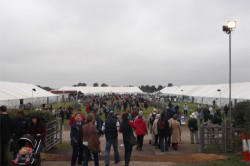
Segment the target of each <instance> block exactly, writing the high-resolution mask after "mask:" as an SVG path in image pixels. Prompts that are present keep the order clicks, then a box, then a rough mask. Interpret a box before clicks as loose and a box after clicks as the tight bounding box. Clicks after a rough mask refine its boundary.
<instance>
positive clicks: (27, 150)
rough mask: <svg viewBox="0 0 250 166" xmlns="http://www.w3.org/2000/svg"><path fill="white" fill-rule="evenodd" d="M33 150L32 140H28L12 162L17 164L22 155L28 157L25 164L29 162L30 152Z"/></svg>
mask: <svg viewBox="0 0 250 166" xmlns="http://www.w3.org/2000/svg"><path fill="white" fill-rule="evenodd" d="M32 151H33V149H32V146H31V144H30V142H28V141H27V142H25V145H24V146H23V147H22V148H21V149H20V150H19V153H18V154H17V157H16V159H15V160H12V162H13V163H14V164H17V163H18V161H19V158H20V157H21V156H25V157H26V159H25V164H28V163H29V161H30V158H29V157H30V154H31V153H32Z"/></svg>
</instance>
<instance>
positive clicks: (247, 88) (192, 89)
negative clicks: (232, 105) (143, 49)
mask: <svg viewBox="0 0 250 166" xmlns="http://www.w3.org/2000/svg"><path fill="white" fill-rule="evenodd" d="M218 89H220V90H221V94H220V91H218ZM231 89H232V94H231V98H232V99H245V100H249V99H250V82H242V83H232V85H231ZM160 92H161V93H163V94H170V95H185V96H196V97H212V98H219V97H220V95H221V98H229V85H228V84H214V85H183V86H179V87H178V86H174V87H165V88H164V89H162V90H161V91H160Z"/></svg>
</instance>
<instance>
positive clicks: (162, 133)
mask: <svg viewBox="0 0 250 166" xmlns="http://www.w3.org/2000/svg"><path fill="white" fill-rule="evenodd" d="M165 115H166V114H165V113H162V114H161V115H160V116H161V117H160V119H159V120H158V123H157V129H158V135H159V140H160V149H161V152H164V151H168V136H169V132H170V129H169V123H168V119H167V118H166V117H165Z"/></svg>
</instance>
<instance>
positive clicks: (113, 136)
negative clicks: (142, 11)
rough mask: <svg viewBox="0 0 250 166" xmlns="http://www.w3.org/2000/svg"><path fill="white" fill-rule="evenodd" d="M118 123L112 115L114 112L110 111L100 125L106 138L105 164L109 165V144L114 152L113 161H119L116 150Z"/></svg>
mask: <svg viewBox="0 0 250 166" xmlns="http://www.w3.org/2000/svg"><path fill="white" fill-rule="evenodd" d="M119 127H120V123H119V121H118V120H117V119H116V118H115V117H114V112H113V111H111V112H110V113H109V117H108V119H106V120H105V122H104V123H103V126H102V131H103V133H104V134H105V138H106V148H105V165H106V166H108V165H109V153H110V148H111V145H113V149H114V154H115V163H116V164H117V163H119V162H120V161H121V160H120V156H119V152H118V139H117V138H118V131H119Z"/></svg>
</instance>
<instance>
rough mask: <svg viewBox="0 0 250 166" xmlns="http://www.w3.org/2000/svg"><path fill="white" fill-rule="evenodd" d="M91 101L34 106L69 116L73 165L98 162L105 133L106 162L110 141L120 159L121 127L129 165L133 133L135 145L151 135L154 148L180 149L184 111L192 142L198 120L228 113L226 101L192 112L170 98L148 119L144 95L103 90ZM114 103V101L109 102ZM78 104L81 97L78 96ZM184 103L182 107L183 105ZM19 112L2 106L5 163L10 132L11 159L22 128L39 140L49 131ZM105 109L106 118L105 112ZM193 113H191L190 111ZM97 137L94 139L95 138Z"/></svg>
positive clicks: (140, 147) (140, 145) (217, 120)
mask: <svg viewBox="0 0 250 166" xmlns="http://www.w3.org/2000/svg"><path fill="white" fill-rule="evenodd" d="M88 98H89V99H90V101H91V102H89V104H87V106H86V110H85V112H86V114H84V113H83V112H84V111H82V110H81V107H80V108H79V109H77V111H76V113H75V114H74V115H73V107H72V106H70V105H69V106H67V108H63V107H60V108H59V110H58V111H57V110H56V109H55V108H54V107H53V106H52V105H50V106H47V105H42V108H40V106H38V107H37V108H36V111H41V110H45V111H51V112H52V113H53V114H54V115H55V114H56V112H58V113H59V115H60V117H61V118H62V123H64V121H63V120H64V118H65V115H66V118H67V119H69V125H70V127H71V131H70V138H71V146H72V159H71V165H72V166H74V165H76V164H78V165H84V166H87V165H88V161H89V160H92V159H93V160H94V163H95V166H97V165H99V158H98V155H99V154H101V148H100V147H101V146H100V138H101V137H103V136H105V141H106V142H105V165H106V166H108V165H109V164H110V150H111V146H113V149H114V160H115V161H114V162H115V163H119V162H120V161H121V159H120V155H119V151H118V133H119V132H120V133H122V136H123V144H124V149H125V153H124V155H125V165H129V162H130V157H131V154H132V151H133V146H134V143H132V142H131V139H132V137H133V135H134V133H135V135H136V145H135V146H136V150H138V151H142V150H143V145H144V136H145V135H148V136H149V145H151V146H152V148H153V147H154V148H156V149H159V150H160V151H161V152H165V151H169V148H170V147H172V148H173V150H175V151H177V150H178V146H179V144H180V143H181V125H182V124H181V119H180V117H181V116H186V117H187V116H190V119H189V120H188V128H189V130H190V142H191V144H194V137H195V142H196V143H197V144H198V143H199V139H198V122H200V124H205V125H207V123H208V121H209V120H210V121H211V122H212V123H214V124H219V125H220V124H221V123H222V122H223V118H224V116H227V112H228V108H227V105H225V106H224V107H223V108H218V109H216V111H215V112H214V111H213V110H214V108H213V107H208V105H205V106H202V105H200V104H199V105H198V106H197V109H196V110H195V111H194V112H193V113H191V114H190V111H189V109H188V104H187V103H185V104H184V105H183V108H180V106H179V104H176V105H174V104H173V103H172V102H171V101H170V102H169V104H168V105H167V106H166V107H165V109H163V110H160V109H159V108H158V107H157V106H156V105H155V106H154V108H153V112H152V113H151V114H149V116H148V117H147V119H146V118H145V116H144V114H147V112H148V107H149V103H148V100H147V99H145V98H143V97H141V96H134V95H114V94H113V95H104V96H93V95H91V96H89V97H88ZM108 103H110V104H108ZM79 104H81V103H80V100H79ZM181 109H182V110H183V111H181ZM17 113H18V117H16V118H15V119H14V123H12V120H11V119H10V117H9V116H8V114H7V108H6V107H5V106H1V133H2V132H4V133H7V134H1V152H0V153H1V159H2V160H1V162H2V163H1V164H2V165H6V163H7V161H8V158H7V157H8V156H7V155H6V154H8V153H6V150H7V149H8V148H9V147H8V143H7V142H9V140H10V139H11V138H13V142H14V145H15V149H14V153H13V159H14V160H13V161H12V162H13V163H17V162H18V155H19V150H20V149H19V147H18V143H17V142H18V140H19V139H20V137H22V136H23V135H24V134H30V135H32V136H34V138H35V139H36V140H37V141H39V140H41V139H42V140H43V139H44V138H45V135H46V128H45V125H44V124H43V123H41V122H40V119H39V118H38V117H31V118H30V120H28V119H27V118H26V117H25V114H24V111H23V110H19V111H18V112H17ZM103 114H104V117H105V119H104V120H103V119H102V118H101V116H102V115H103ZM189 114H190V115H189ZM93 140H95V141H93ZM41 142H42V143H41V145H40V147H39V148H38V152H37V156H38V158H40V152H41V151H42V149H43V146H44V145H43V141H41Z"/></svg>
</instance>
